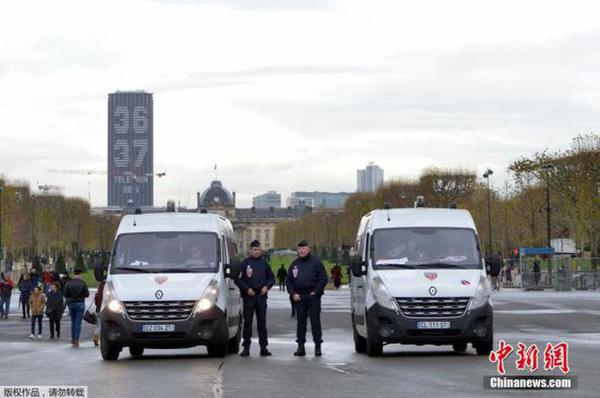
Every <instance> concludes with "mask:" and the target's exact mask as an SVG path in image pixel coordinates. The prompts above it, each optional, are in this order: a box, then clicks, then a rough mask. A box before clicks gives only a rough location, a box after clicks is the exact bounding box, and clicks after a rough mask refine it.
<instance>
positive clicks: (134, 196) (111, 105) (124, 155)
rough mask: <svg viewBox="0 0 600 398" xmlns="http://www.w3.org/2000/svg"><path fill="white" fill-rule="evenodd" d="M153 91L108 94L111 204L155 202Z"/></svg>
mask: <svg viewBox="0 0 600 398" xmlns="http://www.w3.org/2000/svg"><path fill="white" fill-rule="evenodd" d="M152 121H153V102H152V94H151V93H147V92H145V91H141V90H140V91H117V92H116V93H112V94H109V95H108V206H120V207H126V206H127V202H128V201H129V199H131V200H132V201H133V204H134V207H140V206H152V205H153V204H154V179H153V175H154V156H153V155H154V153H153V151H154V145H153V138H154V130H153V123H152Z"/></svg>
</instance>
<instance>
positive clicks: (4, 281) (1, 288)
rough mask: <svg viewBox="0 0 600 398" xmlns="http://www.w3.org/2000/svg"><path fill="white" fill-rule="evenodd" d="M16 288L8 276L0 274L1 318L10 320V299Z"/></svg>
mask: <svg viewBox="0 0 600 398" xmlns="http://www.w3.org/2000/svg"><path fill="white" fill-rule="evenodd" d="M14 287H15V284H14V282H13V281H12V279H10V276H9V275H8V274H6V275H5V274H4V272H2V273H0V318H3V317H4V319H8V313H9V312H10V297H11V295H12V290H13V288H14Z"/></svg>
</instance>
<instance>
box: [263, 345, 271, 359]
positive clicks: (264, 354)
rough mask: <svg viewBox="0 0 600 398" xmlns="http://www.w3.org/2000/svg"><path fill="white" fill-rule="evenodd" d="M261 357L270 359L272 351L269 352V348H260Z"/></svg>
mask: <svg viewBox="0 0 600 398" xmlns="http://www.w3.org/2000/svg"><path fill="white" fill-rule="evenodd" d="M260 356H261V357H270V356H271V351H269V350H267V347H266V346H265V347H261V348H260Z"/></svg>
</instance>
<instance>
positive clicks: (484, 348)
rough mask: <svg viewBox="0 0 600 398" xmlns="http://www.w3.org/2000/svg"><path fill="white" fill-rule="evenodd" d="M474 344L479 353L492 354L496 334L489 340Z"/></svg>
mask: <svg viewBox="0 0 600 398" xmlns="http://www.w3.org/2000/svg"><path fill="white" fill-rule="evenodd" d="M474 346H475V351H477V355H490V352H492V350H493V349H494V335H491V336H490V337H489V339H487V340H484V341H480V342H479V343H477V344H474Z"/></svg>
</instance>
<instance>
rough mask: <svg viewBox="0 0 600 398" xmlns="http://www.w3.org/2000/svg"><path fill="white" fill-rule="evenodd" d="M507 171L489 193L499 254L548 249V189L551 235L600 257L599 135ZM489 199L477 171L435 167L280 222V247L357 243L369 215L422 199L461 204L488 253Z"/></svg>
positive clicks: (277, 239)
mask: <svg viewBox="0 0 600 398" xmlns="http://www.w3.org/2000/svg"><path fill="white" fill-rule="evenodd" d="M550 166H551V167H550ZM508 171H509V175H510V179H509V180H507V181H505V183H504V184H503V186H502V188H501V189H493V190H492V191H491V192H490V202H491V213H492V217H491V218H492V238H493V239H492V247H493V251H496V252H500V253H502V254H504V255H508V254H510V253H511V252H512V250H513V249H514V248H516V247H520V246H546V244H547V241H546V189H547V188H548V189H549V192H550V211H551V219H552V222H551V236H552V237H553V238H571V239H575V241H576V242H577V244H578V247H579V249H580V250H582V251H590V252H591V254H592V256H597V257H598V256H600V242H599V241H600V236H599V232H600V214H599V212H600V199H599V193H600V136H598V135H596V134H589V135H584V136H578V137H576V138H574V139H573V141H572V144H571V146H570V147H569V148H568V149H566V150H560V151H555V152H550V151H544V152H538V153H535V154H534V155H533V156H531V157H528V158H522V159H518V160H516V161H514V162H512V163H511V164H510V166H509V170H508ZM487 194H488V191H487V184H485V183H484V181H483V180H481V179H480V178H478V176H477V175H476V172H475V171H474V170H464V169H439V168H431V169H428V170H425V171H424V172H423V173H422V175H421V176H420V177H419V178H418V179H417V180H404V179H397V180H394V181H391V182H389V183H387V184H385V185H383V186H382V187H380V188H379V189H378V190H377V191H376V192H373V193H357V194H355V195H352V196H351V197H350V198H349V199H348V200H347V201H346V203H345V206H344V209H343V211H342V212H321V211H317V212H313V213H311V214H307V215H306V216H304V217H303V218H301V219H299V220H293V221H287V222H283V223H280V224H278V225H277V228H276V230H275V245H276V246H277V247H294V246H295V244H296V242H297V241H298V240H299V239H301V238H305V239H309V240H311V241H312V242H313V244H315V245H317V246H318V247H343V246H353V242H354V240H355V234H356V230H357V228H358V224H359V222H360V219H361V217H362V216H363V215H364V214H366V213H368V212H369V211H371V210H373V209H378V208H382V206H383V204H384V203H385V202H389V203H390V204H391V206H392V207H395V208H397V207H412V206H413V205H414V200H415V198H416V197H417V196H418V195H423V196H425V199H426V205H427V207H448V206H450V204H451V203H455V204H456V205H457V206H458V207H459V208H464V209H468V210H469V211H470V212H471V214H472V215H473V218H474V220H475V223H476V225H477V228H478V230H479V233H480V239H481V243H482V244H483V246H484V250H485V251H486V252H489V250H490V248H489V243H488V240H489V239H488V238H489V234H490V231H489V227H488V219H487V211H488V199H487Z"/></svg>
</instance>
